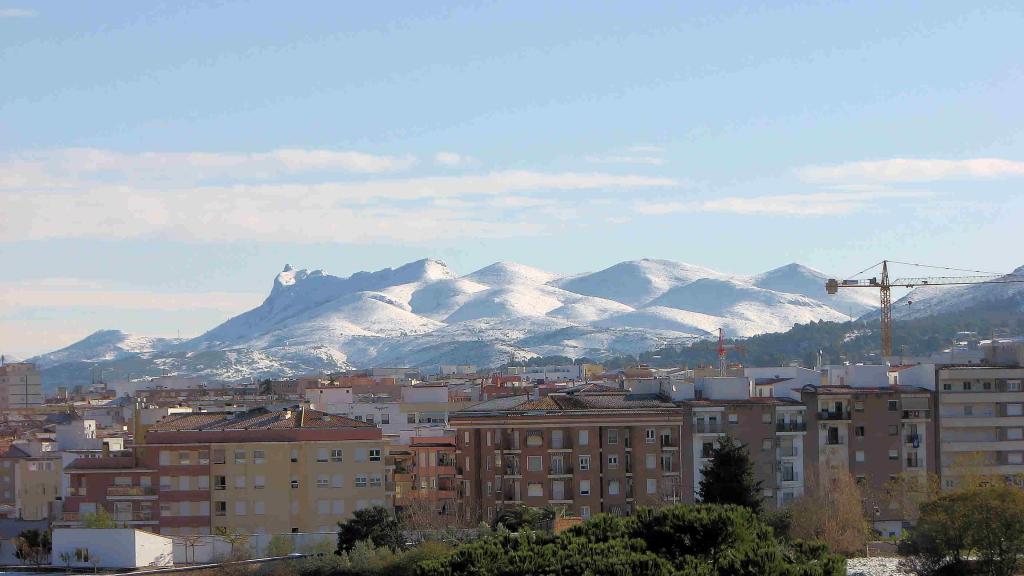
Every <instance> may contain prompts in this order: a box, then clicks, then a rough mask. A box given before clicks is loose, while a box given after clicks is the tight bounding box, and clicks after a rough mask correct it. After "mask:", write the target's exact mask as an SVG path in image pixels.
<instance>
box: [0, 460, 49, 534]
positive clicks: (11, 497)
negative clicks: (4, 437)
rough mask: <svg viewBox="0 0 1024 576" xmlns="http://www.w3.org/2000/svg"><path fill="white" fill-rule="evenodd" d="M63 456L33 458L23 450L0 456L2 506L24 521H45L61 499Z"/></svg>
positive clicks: (0, 499) (0, 502)
mask: <svg viewBox="0 0 1024 576" xmlns="http://www.w3.org/2000/svg"><path fill="white" fill-rule="evenodd" d="M60 481H61V468H60V456H59V455H58V454H56V453H52V452H46V453H38V454H32V453H31V452H29V451H26V450H25V449H23V448H22V447H20V446H17V445H14V446H10V447H9V448H8V449H7V450H6V451H4V452H3V453H0V496H2V497H0V504H5V505H8V506H11V507H13V509H14V511H15V512H14V516H16V517H17V518H20V519H22V520H46V519H48V518H50V517H51V515H52V513H53V509H54V502H56V501H57V499H58V498H59V497H60Z"/></svg>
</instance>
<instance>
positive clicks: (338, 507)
mask: <svg viewBox="0 0 1024 576" xmlns="http://www.w3.org/2000/svg"><path fill="white" fill-rule="evenodd" d="M344 513H345V501H344V500H331V514H344Z"/></svg>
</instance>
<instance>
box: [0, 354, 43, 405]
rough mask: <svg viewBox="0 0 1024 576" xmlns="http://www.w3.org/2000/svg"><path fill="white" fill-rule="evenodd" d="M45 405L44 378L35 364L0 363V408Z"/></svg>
mask: <svg viewBox="0 0 1024 576" xmlns="http://www.w3.org/2000/svg"><path fill="white" fill-rule="evenodd" d="M42 405H43V379H42V375H41V374H40V373H39V370H38V369H37V368H36V365H35V364H32V363H30V362H17V363H13V364H0V410H4V411H6V410H14V409H18V408H31V407H33V406H42Z"/></svg>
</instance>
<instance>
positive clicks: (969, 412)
mask: <svg viewBox="0 0 1024 576" xmlns="http://www.w3.org/2000/svg"><path fill="white" fill-rule="evenodd" d="M964 416H974V406H971V405H969V404H968V405H965V406H964Z"/></svg>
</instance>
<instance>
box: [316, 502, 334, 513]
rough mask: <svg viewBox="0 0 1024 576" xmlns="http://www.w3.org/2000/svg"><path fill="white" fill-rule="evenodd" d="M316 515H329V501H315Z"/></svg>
mask: <svg viewBox="0 0 1024 576" xmlns="http://www.w3.org/2000/svg"><path fill="white" fill-rule="evenodd" d="M316 513H317V514H320V515H324V514H330V513H331V501H330V500H317V501H316Z"/></svg>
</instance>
